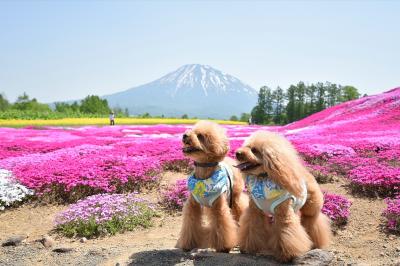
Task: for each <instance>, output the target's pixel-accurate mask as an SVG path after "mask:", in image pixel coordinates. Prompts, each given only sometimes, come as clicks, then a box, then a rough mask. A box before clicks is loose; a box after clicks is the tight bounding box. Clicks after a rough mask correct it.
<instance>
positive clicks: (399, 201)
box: [382, 196, 400, 233]
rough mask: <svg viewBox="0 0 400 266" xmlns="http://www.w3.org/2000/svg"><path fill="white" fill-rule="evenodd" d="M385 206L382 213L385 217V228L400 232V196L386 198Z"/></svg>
mask: <svg viewBox="0 0 400 266" xmlns="http://www.w3.org/2000/svg"><path fill="white" fill-rule="evenodd" d="M385 201H386V204H387V207H386V209H385V210H384V211H383V213H382V215H383V216H384V217H385V218H386V219H387V224H386V226H387V228H388V229H389V230H391V231H393V232H396V233H400V196H398V197H397V198H395V199H386V200H385Z"/></svg>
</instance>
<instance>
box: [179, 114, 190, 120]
mask: <svg viewBox="0 0 400 266" xmlns="http://www.w3.org/2000/svg"><path fill="white" fill-rule="evenodd" d="M181 118H182V119H188V118H189V116H188V115H187V114H183V115H182V117H181Z"/></svg>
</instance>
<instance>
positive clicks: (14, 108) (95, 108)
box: [0, 93, 129, 119]
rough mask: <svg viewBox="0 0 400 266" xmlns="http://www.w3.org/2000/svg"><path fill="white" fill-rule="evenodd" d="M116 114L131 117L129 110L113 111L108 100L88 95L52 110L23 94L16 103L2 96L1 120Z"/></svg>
mask: <svg viewBox="0 0 400 266" xmlns="http://www.w3.org/2000/svg"><path fill="white" fill-rule="evenodd" d="M110 112H114V113H115V114H116V115H117V116H129V113H128V110H127V109H124V110H122V109H121V108H113V109H111V108H110V107H109V105H108V102H107V100H106V99H101V98H100V97H99V96H97V95H88V96H87V97H85V98H84V99H83V100H82V101H80V102H77V101H75V102H72V103H66V102H59V103H55V104H54V108H53V109H52V108H50V106H49V105H48V104H45V103H40V102H39V101H38V100H37V99H36V98H30V97H29V95H28V94H26V93H23V94H22V95H20V96H18V98H17V100H16V101H15V102H14V103H10V102H9V101H8V100H7V98H6V97H5V96H4V95H3V94H0V118H1V119H37V118H42V119H51V118H63V117H88V116H89V117H91V116H92V117H96V116H104V115H107V114H109V113H110Z"/></svg>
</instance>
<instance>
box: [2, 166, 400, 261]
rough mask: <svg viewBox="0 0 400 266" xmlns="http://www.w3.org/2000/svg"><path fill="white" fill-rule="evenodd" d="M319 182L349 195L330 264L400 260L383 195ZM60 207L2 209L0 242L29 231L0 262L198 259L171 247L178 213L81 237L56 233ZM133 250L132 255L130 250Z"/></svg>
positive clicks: (166, 179)
mask: <svg viewBox="0 0 400 266" xmlns="http://www.w3.org/2000/svg"><path fill="white" fill-rule="evenodd" d="M184 177H185V175H184V174H179V173H172V172H167V173H165V174H164V176H163V181H162V182H163V183H162V185H163V186H165V185H168V184H169V183H173V182H174V181H175V180H176V179H177V178H184ZM322 187H323V188H324V189H326V190H328V191H330V192H334V193H338V194H342V195H345V196H346V197H348V198H350V199H351V200H352V201H353V205H352V207H351V217H350V221H349V224H348V225H347V226H346V227H345V228H344V229H342V230H338V231H337V234H336V235H335V236H334V239H333V243H332V245H331V247H330V250H331V251H332V252H333V253H335V254H336V255H335V260H334V263H333V264H336V265H347V264H348V263H360V264H367V265H395V264H400V238H399V237H398V236H394V235H386V234H385V233H384V231H383V230H382V229H381V225H382V224H383V220H382V217H381V211H382V210H383V208H384V205H385V204H384V202H383V200H382V199H368V198H356V197H354V196H352V195H351V194H349V193H348V192H347V190H346V182H345V181H343V180H342V181H339V182H337V183H333V184H324V185H322ZM158 195H159V192H158V191H152V192H149V193H146V195H145V197H146V198H149V199H152V200H153V201H157V199H158ZM64 208H66V207H65V206H52V205H47V206H32V205H24V206H22V207H20V208H17V209H12V210H8V211H6V212H5V213H2V214H0V242H2V241H4V240H5V239H6V238H8V237H9V236H12V235H28V236H29V237H28V238H27V239H26V241H25V243H23V244H22V245H20V246H17V247H0V265H116V264H117V263H120V264H121V265H125V264H129V263H131V264H132V265H135V263H136V264H140V263H139V262H138V258H140V259H141V260H142V261H141V262H146V263H144V264H151V263H150V262H151V260H149V258H150V259H151V258H153V262H154V261H162V260H163V261H165V262H166V263H167V262H170V264H171V263H173V264H180V265H194V264H196V263H194V262H195V261H196V260H195V259H193V258H187V256H188V255H187V254H186V255H185V254H181V253H179V252H178V251H173V250H172V249H173V247H174V245H175V242H176V239H177V237H178V233H179V229H180V224H181V216H180V214H177V215H175V216H173V215H170V214H163V216H162V217H161V218H160V219H158V220H157V221H156V225H155V227H153V228H150V229H146V230H137V231H133V232H126V233H124V234H118V235H116V236H111V237H105V238H99V239H93V240H88V241H87V242H85V243H81V242H80V241H79V240H77V239H68V238H64V237H60V236H57V235H56V234H54V233H52V232H51V230H52V229H53V219H54V217H55V215H56V214H57V213H58V212H59V211H61V210H63V209H64ZM44 234H51V236H52V237H53V238H54V239H55V242H56V244H55V247H64V248H72V249H73V250H72V251H69V252H67V253H55V252H53V251H52V249H53V248H50V249H47V248H44V247H43V245H42V244H41V243H39V242H37V240H38V239H40V238H41V236H42V235H44ZM155 250H156V251H155ZM236 253H237V252H236ZM134 254H136V255H135V256H132V255H134ZM185 256H186V257H185ZM196 256H197V255H196ZM202 256H203V257H202ZM204 256H206V257H207V256H208V259H207V260H206V261H205V262H204V260H203V264H201V263H200V264H196V265H205V264H208V263H212V264H224V265H240V264H246V265H250V264H258V263H265V261H260V260H259V258H249V257H243V255H239V254H236V255H231V256H229V257H226V256H225V255H222V254H221V255H218V256H214V255H212V256H210V255H209V254H208V255H200V257H201V258H204ZM198 261H202V260H198ZM204 263H205V264H204ZM164 265H168V263H167V264H164Z"/></svg>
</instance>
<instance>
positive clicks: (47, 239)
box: [40, 235, 55, 248]
mask: <svg viewBox="0 0 400 266" xmlns="http://www.w3.org/2000/svg"><path fill="white" fill-rule="evenodd" d="M40 243H42V244H43V246H45V247H46V248H51V247H52V246H54V244H55V241H54V239H53V238H51V237H50V236H48V235H44V236H43V238H42V239H41V240H40Z"/></svg>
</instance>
